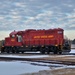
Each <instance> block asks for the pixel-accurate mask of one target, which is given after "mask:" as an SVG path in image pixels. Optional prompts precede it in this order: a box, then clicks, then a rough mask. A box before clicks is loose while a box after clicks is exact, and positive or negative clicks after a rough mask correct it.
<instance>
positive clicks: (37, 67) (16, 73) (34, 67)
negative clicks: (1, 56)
mask: <svg viewBox="0 0 75 75" xmlns="http://www.w3.org/2000/svg"><path fill="white" fill-rule="evenodd" d="M63 67H64V65H59V64H48V63H37V62H25V61H10V62H9V61H0V75H20V74H23V73H24V74H26V73H33V72H39V71H41V70H51V69H58V68H63Z"/></svg>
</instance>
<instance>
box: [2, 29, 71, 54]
mask: <svg viewBox="0 0 75 75" xmlns="http://www.w3.org/2000/svg"><path fill="white" fill-rule="evenodd" d="M64 50H65V51H70V45H69V43H68V42H65V41H64V30H63V29H61V28H57V29H48V30H45V29H43V30H34V29H29V30H25V31H13V32H11V33H10V34H9V37H6V38H5V42H4V44H3V46H2V48H1V52H2V53H3V52H7V53H10V52H12V53H19V52H22V53H24V52H27V51H40V52H41V53H42V54H44V53H48V54H49V53H50V52H54V54H57V53H59V54H61V53H62V52H63V51H64Z"/></svg>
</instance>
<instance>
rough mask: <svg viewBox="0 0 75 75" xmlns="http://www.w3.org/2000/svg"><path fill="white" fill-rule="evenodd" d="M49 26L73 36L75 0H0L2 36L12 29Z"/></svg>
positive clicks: (70, 36) (0, 32) (48, 27)
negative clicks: (61, 29)
mask: <svg viewBox="0 0 75 75" xmlns="http://www.w3.org/2000/svg"><path fill="white" fill-rule="evenodd" d="M50 28H63V29H64V30H65V35H67V36H68V37H69V38H70V39H73V38H75V35H73V36H72V34H73V33H72V32H75V31H74V30H75V0H0V34H1V35H2V36H1V37H2V38H3V37H5V36H7V35H8V34H9V33H10V32H11V31H13V30H25V29H50ZM2 32H3V34H2ZM68 32H69V33H70V34H68Z"/></svg>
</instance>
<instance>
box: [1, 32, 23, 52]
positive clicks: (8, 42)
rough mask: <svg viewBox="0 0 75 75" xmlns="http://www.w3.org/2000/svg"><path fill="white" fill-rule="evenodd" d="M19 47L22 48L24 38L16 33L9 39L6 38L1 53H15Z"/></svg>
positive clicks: (10, 35) (11, 34)
mask: <svg viewBox="0 0 75 75" xmlns="http://www.w3.org/2000/svg"><path fill="white" fill-rule="evenodd" d="M19 46H22V36H21V35H20V34H18V32H16V31H14V32H11V33H10V34H9V37H6V38H5V42H4V44H3V46H2V49H1V52H7V53H9V52H12V53H14V52H15V51H16V49H17V47H19Z"/></svg>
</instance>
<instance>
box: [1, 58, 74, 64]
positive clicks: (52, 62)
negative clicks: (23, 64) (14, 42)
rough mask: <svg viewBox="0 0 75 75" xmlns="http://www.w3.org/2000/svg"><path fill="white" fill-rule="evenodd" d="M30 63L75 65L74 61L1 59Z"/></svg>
mask: <svg viewBox="0 0 75 75" xmlns="http://www.w3.org/2000/svg"><path fill="white" fill-rule="evenodd" d="M13 60H15V61H30V62H42V63H51V64H63V65H75V62H72V61H58V60H46V59H42V58H14V57H0V61H13Z"/></svg>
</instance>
